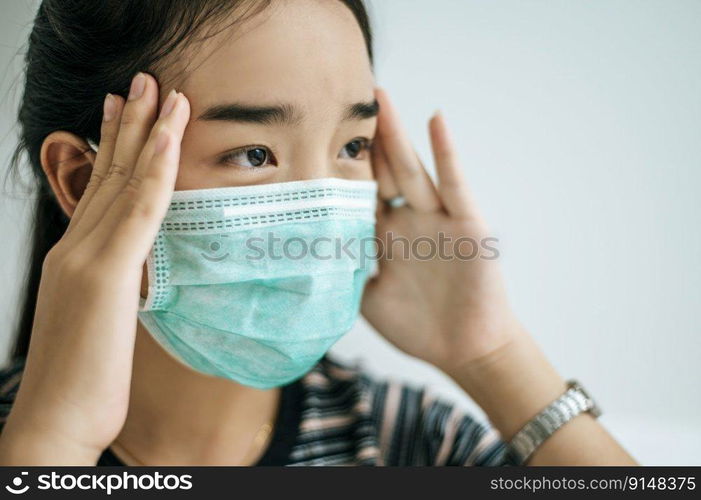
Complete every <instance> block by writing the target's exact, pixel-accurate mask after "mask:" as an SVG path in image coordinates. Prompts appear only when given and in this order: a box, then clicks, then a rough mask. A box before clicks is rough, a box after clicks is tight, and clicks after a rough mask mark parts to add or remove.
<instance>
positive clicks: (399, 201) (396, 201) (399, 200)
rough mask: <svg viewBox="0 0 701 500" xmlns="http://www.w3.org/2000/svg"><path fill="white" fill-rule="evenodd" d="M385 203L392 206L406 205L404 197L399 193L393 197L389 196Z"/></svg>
mask: <svg viewBox="0 0 701 500" xmlns="http://www.w3.org/2000/svg"><path fill="white" fill-rule="evenodd" d="M386 203H387V205H389V206H390V207H392V208H399V207H403V206H404V205H406V199H405V198H404V197H403V196H401V195H399V196H395V197H394V198H390V199H389V200H387V201H386Z"/></svg>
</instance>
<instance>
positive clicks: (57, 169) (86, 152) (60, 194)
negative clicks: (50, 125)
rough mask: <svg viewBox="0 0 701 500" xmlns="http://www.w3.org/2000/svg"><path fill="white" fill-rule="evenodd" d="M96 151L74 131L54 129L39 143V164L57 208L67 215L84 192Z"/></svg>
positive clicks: (69, 214)
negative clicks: (52, 193) (57, 204)
mask: <svg viewBox="0 0 701 500" xmlns="http://www.w3.org/2000/svg"><path fill="white" fill-rule="evenodd" d="M96 156H97V153H96V152H95V151H94V150H93V149H92V148H91V147H90V145H89V144H88V143H87V141H86V140H85V139H83V138H81V137H79V136H77V135H75V134H72V133H70V132H65V131H62V130H61V131H57V132H52V133H51V134H49V135H48V136H47V137H46V139H44V143H43V144H42V146H41V153H40V158H41V166H42V168H43V170H44V173H45V174H46V178H47V179H48V181H49V184H50V185H51V189H52V190H53V192H54V194H55V195H56V200H57V201H58V203H59V205H60V206H61V209H62V210H63V211H64V213H65V214H66V215H67V216H68V217H72V216H73V212H75V207H76V205H78V201H79V200H80V198H81V196H83V192H84V191H85V188H86V186H87V185H88V181H89V180H90V175H91V173H92V169H93V165H94V164H95V158H96Z"/></svg>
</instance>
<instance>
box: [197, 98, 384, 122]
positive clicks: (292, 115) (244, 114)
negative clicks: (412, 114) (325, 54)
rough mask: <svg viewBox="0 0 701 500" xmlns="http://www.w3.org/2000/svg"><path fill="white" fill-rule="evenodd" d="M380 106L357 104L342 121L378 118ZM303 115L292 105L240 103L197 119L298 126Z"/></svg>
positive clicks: (220, 107)
mask: <svg viewBox="0 0 701 500" xmlns="http://www.w3.org/2000/svg"><path fill="white" fill-rule="evenodd" d="M379 111H380V105H379V103H378V102H377V99H373V100H372V101H368V102H356V103H354V104H350V105H348V106H346V107H345V109H344V111H343V117H342V121H350V120H366V119H368V118H373V117H375V116H377V114H378V112H379ZM302 118H303V116H302V113H301V112H300V111H299V110H298V109H297V108H296V107H295V106H293V105H291V104H284V103H283V104H276V105H272V106H257V105H251V104H243V103H239V102H234V103H229V104H217V105H214V106H210V107H208V108H207V109H205V111H204V112H203V113H202V114H201V115H200V116H199V117H198V118H197V119H198V120H202V121H226V122H239V123H255V124H259V125H282V126H290V125H298V124H299V123H300V122H301V121H302Z"/></svg>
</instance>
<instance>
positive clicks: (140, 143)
mask: <svg viewBox="0 0 701 500" xmlns="http://www.w3.org/2000/svg"><path fill="white" fill-rule="evenodd" d="M158 103H159V88H158V83H157V82H156V80H155V79H154V78H153V77H152V76H150V75H148V74H143V73H142V74H141V76H139V75H137V76H136V77H135V79H134V81H133V82H132V87H131V91H130V95H129V98H128V99H127V100H126V101H125V100H124V99H123V98H121V97H119V96H108V97H107V98H106V100H105V108H104V115H103V122H102V131H101V141H100V146H99V151H98V153H97V155H96V158H95V163H94V167H93V171H92V175H91V177H90V181H89V183H88V185H87V187H86V189H85V192H84V194H83V196H82V198H81V199H80V201H79V202H78V204H77V205H76V207H75V211H74V212H73V214H72V216H71V221H70V224H69V226H68V229H67V231H66V233H65V234H64V236H63V237H62V238H61V240H60V241H59V242H58V244H56V246H55V247H54V248H52V249H51V251H50V252H49V254H48V255H47V257H46V259H45V261H44V265H43V270H42V277H41V283H40V285H39V294H38V298H37V305H36V311H35V317H34V326H33V330H32V337H31V343H30V346H29V353H28V356H27V361H26V365H25V368H24V373H23V376H22V382H21V385H20V389H19V391H18V394H17V397H16V399H15V402H14V405H13V408H12V411H11V412H10V415H9V417H8V420H7V422H6V424H5V427H4V429H3V432H2V435H1V436H0V464H2V465H13V464H14V465H20V464H21V465H43V464H51V465H62V464H65V465H67V464H73V465H79V464H85V465H94V464H95V463H96V462H97V459H98V458H99V456H100V454H101V452H102V451H103V450H104V449H105V448H106V447H107V446H109V444H110V443H111V442H112V441H113V440H114V439H115V438H116V437H117V435H118V434H119V432H120V430H121V428H122V426H123V425H124V421H125V419H126V415H127V409H128V403H129V392H130V385H131V370H132V360H133V353H134V341H135V335H136V325H137V311H138V307H139V296H140V293H139V292H140V288H141V281H142V272H143V266H144V262H145V260H146V258H147V256H148V253H149V251H150V249H151V246H152V244H153V241H154V239H155V237H156V234H157V232H158V229H159V227H160V224H161V221H162V220H163V217H164V216H165V213H166V210H167V209H168V205H169V202H170V199H171V196H172V193H173V190H174V186H175V179H176V175H177V171H178V164H179V160H180V143H181V140H182V136H183V133H184V130H185V127H186V125H187V123H188V120H189V116H190V106H189V102H188V100H187V99H186V98H185V96H184V95H182V94H179V93H176V92H175V91H171V93H170V94H169V96H168V98H167V99H166V100H165V102H164V104H163V106H162V108H161V113H160V116H158V114H159V113H158V107H159V106H158ZM169 111H170V112H169Z"/></svg>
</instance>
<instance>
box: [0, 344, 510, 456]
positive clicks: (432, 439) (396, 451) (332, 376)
mask: <svg viewBox="0 0 701 500" xmlns="http://www.w3.org/2000/svg"><path fill="white" fill-rule="evenodd" d="M23 366H24V360H23V359H19V360H15V361H13V362H11V363H10V364H8V365H7V366H5V367H4V368H3V369H2V370H0V431H1V429H2V425H3V424H4V422H5V420H6V418H7V415H8V414H9V412H10V409H11V407H12V402H13V401H14V397H15V395H16V393H17V389H18V387H19V384H20V382H21V378H22V369H23ZM97 465H124V463H122V462H121V461H120V460H119V459H118V458H117V457H116V455H115V454H114V453H112V452H111V450H110V448H107V449H106V450H105V451H104V452H103V454H102V455H101V456H100V459H99V461H98V463H97ZM257 465H296V466H308V465H370V466H382V465H384V466H425V465H459V466H467V465H485V466H496V465H506V466H508V465H519V464H518V462H516V461H515V459H514V458H512V455H511V454H510V453H508V448H507V446H506V444H505V442H504V441H503V440H502V439H501V437H500V435H499V433H498V432H497V431H496V429H494V428H493V427H491V426H490V425H489V424H485V423H482V422H479V421H477V420H476V419H475V418H474V417H472V416H471V415H470V414H468V413H466V412H464V411H462V410H460V409H458V408H457V407H456V406H455V405H452V404H450V403H448V402H446V401H444V400H442V399H441V398H439V397H436V396H435V395H433V394H432V393H431V392H430V391H429V390H427V389H426V388H424V387H417V386H412V385H409V384H406V383H403V382H401V381H399V380H393V379H386V380H378V379H375V378H374V377H371V376H369V375H368V374H366V373H364V372H363V370H362V369H361V368H360V367H359V366H358V365H349V364H344V363H341V362H339V361H338V360H334V359H331V358H330V357H329V356H325V357H324V358H322V360H321V361H319V363H317V365H316V366H314V368H313V369H312V370H311V371H310V372H308V373H307V374H306V375H304V376H303V377H302V378H300V379H298V380H297V381H295V382H292V383H291V384H288V385H286V386H284V387H283V388H282V390H281V401H280V405H279V407H278V414H277V418H276V421H275V427H274V431H273V436H272V438H271V441H270V444H269V445H268V448H267V449H266V451H265V452H264V454H263V457H262V458H261V459H260V461H259V462H258V463H257Z"/></svg>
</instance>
